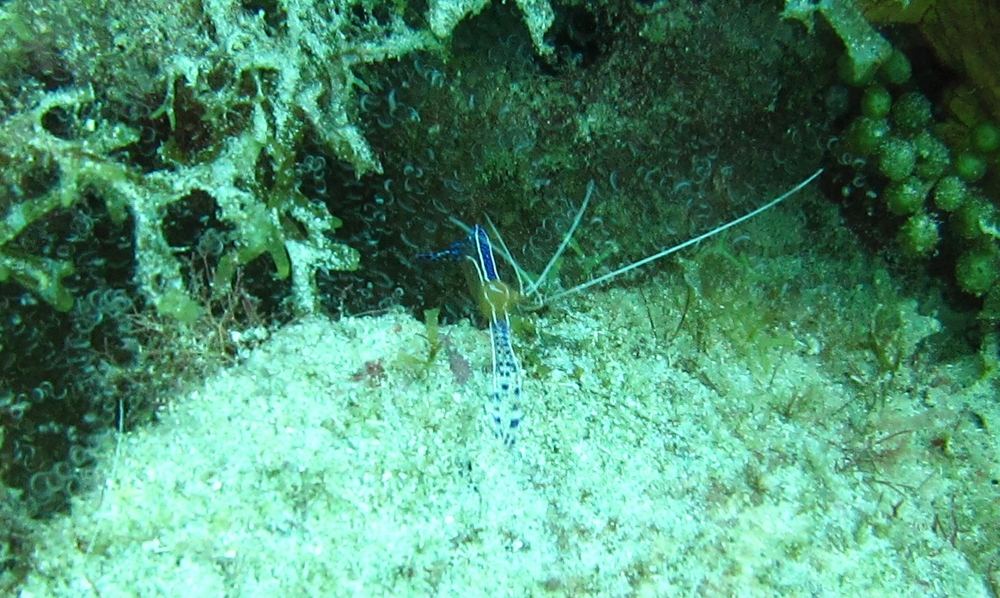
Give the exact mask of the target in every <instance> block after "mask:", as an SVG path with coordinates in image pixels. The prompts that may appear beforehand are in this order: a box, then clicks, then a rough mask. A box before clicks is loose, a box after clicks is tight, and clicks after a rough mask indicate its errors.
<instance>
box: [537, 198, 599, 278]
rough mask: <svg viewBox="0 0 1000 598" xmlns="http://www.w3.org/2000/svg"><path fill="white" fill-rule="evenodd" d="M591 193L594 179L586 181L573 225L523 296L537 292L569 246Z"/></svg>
mask: <svg viewBox="0 0 1000 598" xmlns="http://www.w3.org/2000/svg"><path fill="white" fill-rule="evenodd" d="M593 193H594V179H590V182H589V183H587V195H586V196H585V197H584V198H583V205H581V206H580V209H579V211H577V213H576V218H573V225H572V226H570V227H569V232H567V233H566V236H564V237H563V240H562V243H560V244H559V249H556V252H555V253H553V254H552V259H550V260H549V263H547V264H545V269H544V270H542V273H541V274H540V275H539V276H538V278H537V279H536V280H535V282H533V283H531V286H529V287H528V292H527V293H525V296H529V295H532V294H534V293H537V292H538V287H540V286H542V282H543V281H544V280H545V277H546V276H548V275H549V270H551V269H552V266H554V265H555V263H556V260H558V259H559V256H561V255H562V253H563V252H564V251H566V247H568V246H569V242H570V239H572V238H573V233H575V232H576V227H578V226H580V221H581V220H583V213H584V212H585V211H587V204H589V203H590V196H591V195H592V194H593Z"/></svg>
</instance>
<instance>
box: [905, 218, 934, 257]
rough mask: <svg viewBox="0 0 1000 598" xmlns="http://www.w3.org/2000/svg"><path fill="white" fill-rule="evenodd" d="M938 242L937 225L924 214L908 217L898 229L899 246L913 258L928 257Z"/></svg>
mask: <svg viewBox="0 0 1000 598" xmlns="http://www.w3.org/2000/svg"><path fill="white" fill-rule="evenodd" d="M940 240H941V233H940V232H939V231H938V223H937V221H935V220H934V218H932V217H931V216H930V215H928V214H927V213H926V212H921V213H919V214H914V215H913V216H910V217H909V218H907V219H906V222H905V223H904V224H903V227H902V228H900V229H899V245H900V247H901V248H902V249H903V251H904V252H905V253H906V254H908V255H910V256H913V257H923V256H926V255H930V254H931V253H932V252H933V251H934V249H935V248H936V247H937V244H938V242H939V241H940Z"/></svg>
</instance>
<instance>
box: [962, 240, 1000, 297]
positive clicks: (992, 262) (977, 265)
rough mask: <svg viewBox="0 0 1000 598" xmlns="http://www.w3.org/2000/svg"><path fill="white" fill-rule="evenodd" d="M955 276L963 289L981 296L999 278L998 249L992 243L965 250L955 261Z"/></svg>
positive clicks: (999, 253)
mask: <svg viewBox="0 0 1000 598" xmlns="http://www.w3.org/2000/svg"><path fill="white" fill-rule="evenodd" d="M955 277H956V278H957V279H958V284H959V286H960V287H962V290H963V291H965V292H966V293H969V294H970V295H975V296H977V297H978V296H981V295H982V294H984V293H986V292H987V291H989V290H990V289H991V288H993V285H995V284H996V282H997V279H998V278H1000V251H998V250H997V248H996V246H995V245H994V244H992V243H990V244H984V245H983V246H980V247H977V248H974V249H971V250H969V251H966V252H965V253H963V254H962V255H961V256H960V257H959V258H958V261H957V262H956V263H955Z"/></svg>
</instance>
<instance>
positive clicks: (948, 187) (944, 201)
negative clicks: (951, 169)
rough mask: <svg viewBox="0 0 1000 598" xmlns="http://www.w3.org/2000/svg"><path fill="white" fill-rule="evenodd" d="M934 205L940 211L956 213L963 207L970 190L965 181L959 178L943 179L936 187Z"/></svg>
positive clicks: (949, 177)
mask: <svg viewBox="0 0 1000 598" xmlns="http://www.w3.org/2000/svg"><path fill="white" fill-rule="evenodd" d="M933 195H934V205H935V206H936V207H937V209H939V210H943V211H945V212H954V211H955V210H957V209H959V208H960V207H962V204H964V203H965V200H966V197H968V195H969V189H968V187H966V186H965V181H963V180H962V179H960V178H958V177H957V176H954V175H952V176H946V177H942V178H941V180H939V181H938V182H937V184H936V185H935V186H934V194H933Z"/></svg>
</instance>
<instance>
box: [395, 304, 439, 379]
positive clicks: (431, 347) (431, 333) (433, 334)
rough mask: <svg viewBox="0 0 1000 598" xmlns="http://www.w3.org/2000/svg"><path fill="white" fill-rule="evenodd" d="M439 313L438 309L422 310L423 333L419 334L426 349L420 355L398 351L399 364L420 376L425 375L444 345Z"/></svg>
mask: <svg viewBox="0 0 1000 598" xmlns="http://www.w3.org/2000/svg"><path fill="white" fill-rule="evenodd" d="M440 314H441V310H439V309H426V310H424V333H423V334H421V335H420V336H421V338H423V339H424V340H425V341H426V351H425V352H424V354H423V355H422V356H417V355H413V354H411V353H407V352H406V351H400V352H399V355H398V361H399V363H400V364H402V365H405V366H409V367H411V368H414V369H415V370H416V371H417V372H418V373H419V374H420V375H421V376H425V375H427V372H428V370H430V368H431V366H433V365H434V362H435V361H436V360H437V356H438V355H439V354H440V353H441V350H442V349H443V348H444V346H445V339H443V338H441V327H440V325H439V323H438V317H439V316H440Z"/></svg>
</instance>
